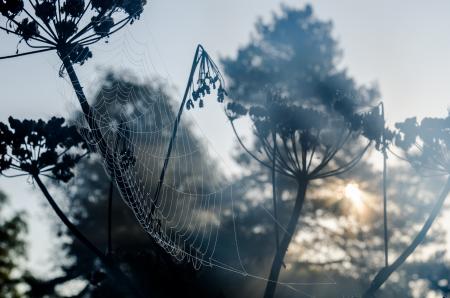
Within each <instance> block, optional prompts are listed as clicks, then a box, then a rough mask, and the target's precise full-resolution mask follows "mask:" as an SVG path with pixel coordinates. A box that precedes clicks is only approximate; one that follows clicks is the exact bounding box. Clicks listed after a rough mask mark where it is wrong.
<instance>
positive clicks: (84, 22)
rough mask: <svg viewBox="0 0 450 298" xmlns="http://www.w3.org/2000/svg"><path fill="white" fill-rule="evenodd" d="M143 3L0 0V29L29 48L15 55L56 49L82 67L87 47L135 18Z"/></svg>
mask: <svg viewBox="0 0 450 298" xmlns="http://www.w3.org/2000/svg"><path fill="white" fill-rule="evenodd" d="M145 4H146V0H92V1H85V0H61V1H55V0H36V1H33V2H31V1H30V2H24V1H23V0H0V14H1V16H0V30H3V31H5V32H6V33H12V34H15V35H17V36H18V37H19V38H20V40H24V41H25V42H26V44H27V45H28V46H30V48H31V49H32V50H31V51H30V52H26V53H20V54H19V53H17V55H26V54H33V53H39V52H44V51H50V50H57V51H58V53H59V55H60V56H61V57H62V58H69V59H70V62H71V63H79V64H83V63H84V62H85V61H86V60H87V59H89V58H90V57H92V53H90V50H89V47H88V46H89V45H91V44H93V43H96V42H98V41H99V40H101V39H104V38H107V37H109V35H110V34H113V33H114V32H116V31H118V30H120V29H121V28H123V27H124V26H126V25H127V24H132V23H133V22H134V21H135V20H136V19H139V17H140V15H141V13H142V11H143V8H144V5H145ZM2 21H3V22H4V24H2ZM36 49H37V50H36ZM13 56H14V55H11V56H5V57H0V58H10V57H13Z"/></svg>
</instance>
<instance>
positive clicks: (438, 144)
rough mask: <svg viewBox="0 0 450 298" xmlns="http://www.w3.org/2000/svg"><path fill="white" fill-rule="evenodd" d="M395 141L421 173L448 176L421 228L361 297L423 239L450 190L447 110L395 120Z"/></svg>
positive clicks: (377, 285) (371, 291) (449, 119)
mask: <svg viewBox="0 0 450 298" xmlns="http://www.w3.org/2000/svg"><path fill="white" fill-rule="evenodd" d="M395 126H396V128H397V129H398V132H397V134H396V138H395V144H396V145H397V146H399V147H400V148H401V149H403V151H404V152H405V156H406V160H408V161H409V162H410V163H411V165H412V166H413V167H414V168H416V169H417V170H418V171H419V172H420V173H422V174H423V175H433V176H448V178H447V181H446V183H445V184H444V187H443V189H442V190H441V193H440V194H439V196H438V198H437V200H436V201H435V202H434V204H433V208H432V210H431V212H430V214H429V216H428V218H427V219H426V221H425V223H424V224H423V226H422V228H421V230H420V231H419V233H418V234H417V235H416V237H415V238H414V239H413V240H412V241H411V243H410V244H409V245H408V246H407V247H406V249H404V251H403V252H402V253H401V254H400V255H399V256H398V257H397V258H396V260H395V261H394V262H393V263H392V264H391V265H389V266H386V267H384V268H383V269H381V270H380V271H379V272H378V273H377V274H376V275H375V277H374V278H373V280H372V283H371V285H370V287H369V288H368V289H367V291H366V292H365V293H364V297H372V296H374V293H375V292H376V291H377V290H378V289H379V288H380V287H381V286H382V285H383V283H384V282H385V281H386V280H387V279H388V278H389V276H390V275H391V274H392V273H393V272H394V271H395V270H397V268H399V267H400V266H401V265H402V264H403V263H404V262H405V261H406V260H407V258H408V257H409V256H410V255H411V254H412V253H413V252H414V251H415V249H416V248H417V247H418V246H419V245H420V243H422V242H423V241H424V239H425V237H426V235H427V233H428V231H429V229H430V228H431V226H432V224H433V222H434V221H435V219H436V217H437V216H438V215H439V211H440V210H441V209H442V206H443V205H444V202H445V199H446V198H447V196H448V193H449V192H450V113H449V115H448V116H447V117H446V118H429V117H426V118H424V119H423V120H422V121H421V122H420V124H418V122H417V119H416V118H415V117H414V118H409V119H406V120H405V121H404V122H400V123H397V124H396V125H395Z"/></svg>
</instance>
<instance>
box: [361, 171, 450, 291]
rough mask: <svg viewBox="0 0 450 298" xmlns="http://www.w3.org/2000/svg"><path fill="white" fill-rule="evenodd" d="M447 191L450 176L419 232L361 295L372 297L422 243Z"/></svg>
mask: <svg viewBox="0 0 450 298" xmlns="http://www.w3.org/2000/svg"><path fill="white" fill-rule="evenodd" d="M449 191H450V177H449V178H448V179H447V182H446V184H445V186H444V188H443V189H442V191H441V194H440V195H439V197H438V199H437V201H436V203H435V204H434V206H433V209H432V210H431V213H430V215H429V216H428V218H427V220H426V221H425V223H424V225H423V226H422V229H421V230H420V232H419V233H418V234H417V236H416V237H415V238H414V240H413V241H412V242H411V244H409V246H408V247H407V248H406V249H405V250H404V251H403V252H402V254H401V255H400V256H399V257H398V258H397V259H396V260H395V261H394V262H393V263H392V264H391V265H390V266H387V267H384V268H383V269H381V270H380V271H379V272H378V273H377V275H376V276H375V277H374V279H373V280H372V282H371V284H370V286H369V288H368V289H367V290H366V292H365V293H364V295H363V297H364V298H370V297H374V295H375V292H376V291H377V290H378V289H379V288H380V287H381V286H382V285H383V284H384V283H385V282H386V280H387V279H388V278H389V276H391V274H392V273H393V272H394V271H395V270H397V269H398V268H399V267H400V266H401V265H402V264H403V263H404V262H405V261H406V259H407V258H408V257H409V256H410V255H411V254H412V253H413V252H414V250H415V249H416V248H417V246H419V244H420V243H422V241H423V240H424V239H425V237H426V235H427V233H428V230H429V229H430V228H431V225H432V224H433V222H434V220H435V219H436V217H437V216H438V214H439V211H440V210H441V209H442V206H443V205H444V202H445V199H446V198H447V195H448V193H449Z"/></svg>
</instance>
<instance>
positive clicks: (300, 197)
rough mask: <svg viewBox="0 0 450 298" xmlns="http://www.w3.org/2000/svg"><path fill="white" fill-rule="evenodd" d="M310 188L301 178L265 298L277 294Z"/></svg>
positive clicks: (275, 258)
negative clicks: (290, 245)
mask: <svg viewBox="0 0 450 298" xmlns="http://www.w3.org/2000/svg"><path fill="white" fill-rule="evenodd" d="M307 187H308V179H307V178H301V179H300V181H298V189H297V197H296V199H295V205H294V210H293V211H292V214H291V217H290V219H289V223H288V225H287V227H286V232H285V234H284V236H283V239H282V240H281V242H280V245H279V246H278V251H277V253H276V254H275V257H274V259H273V262H272V267H271V269H270V274H269V279H268V282H267V285H266V289H265V292H264V298H272V297H273V296H274V294H275V289H276V286H277V282H278V276H279V275H280V270H281V267H282V265H283V259H284V256H285V255H286V252H287V249H288V247H289V244H290V243H291V240H292V236H293V235H294V233H295V228H296V227H297V222H298V219H299V217H300V213H301V211H302V208H303V203H304V201H305V195H306V189H307Z"/></svg>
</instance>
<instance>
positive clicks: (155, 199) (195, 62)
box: [150, 45, 203, 216]
mask: <svg viewBox="0 0 450 298" xmlns="http://www.w3.org/2000/svg"><path fill="white" fill-rule="evenodd" d="M200 50H203V47H202V46H201V45H198V46H197V49H196V50H195V54H194V59H193V61H192V66H191V71H190V73H189V78H188V82H187V84H186V89H185V90H184V95H183V100H182V101H181V105H180V108H179V109H178V114H177V118H176V119H175V123H174V126H173V131H172V136H171V137H170V141H169V147H168V148H167V153H166V157H165V159H164V164H163V168H162V171H161V175H160V177H159V181H158V185H157V187H156V191H155V195H154V197H153V202H152V207H151V211H150V216H151V215H153V213H154V211H155V208H156V204H157V203H158V199H159V195H160V193H161V188H162V185H163V183H164V177H165V175H166V170H167V166H168V164H169V159H170V155H171V153H172V148H173V143H174V141H175V138H176V136H177V131H178V125H179V124H180V120H181V115H182V113H183V110H184V107H185V105H186V100H187V97H188V95H189V94H188V93H189V89H190V87H191V85H192V82H193V80H194V74H195V70H196V69H197V65H198V62H199V57H198V55H199V53H200Z"/></svg>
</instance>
